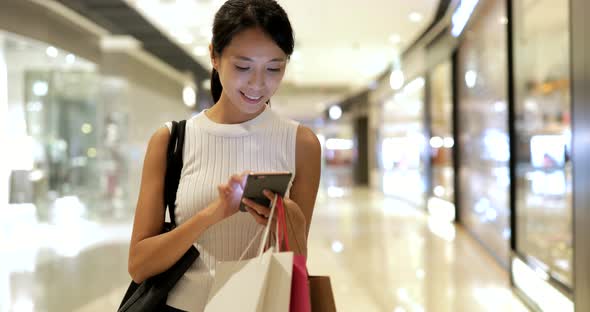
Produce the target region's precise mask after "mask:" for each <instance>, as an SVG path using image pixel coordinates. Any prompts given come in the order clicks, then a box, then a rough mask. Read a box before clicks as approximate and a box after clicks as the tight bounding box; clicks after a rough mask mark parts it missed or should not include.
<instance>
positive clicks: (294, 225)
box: [242, 190, 307, 255]
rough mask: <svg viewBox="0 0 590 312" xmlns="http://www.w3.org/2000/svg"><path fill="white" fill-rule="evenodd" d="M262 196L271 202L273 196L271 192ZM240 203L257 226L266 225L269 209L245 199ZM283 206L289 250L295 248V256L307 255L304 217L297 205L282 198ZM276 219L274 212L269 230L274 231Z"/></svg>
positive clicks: (266, 192)
mask: <svg viewBox="0 0 590 312" xmlns="http://www.w3.org/2000/svg"><path fill="white" fill-rule="evenodd" d="M264 196H266V197H267V198H268V199H269V200H271V201H272V200H273V199H274V197H275V194H274V193H273V192H271V191H268V190H265V191H264ZM242 202H243V203H244V204H245V205H246V209H247V210H248V212H249V213H250V214H251V215H252V217H253V218H254V220H256V222H257V223H258V224H261V225H264V226H266V225H267V224H268V217H269V216H270V207H265V206H263V205H260V204H258V203H256V202H254V201H252V200H250V199H247V198H244V199H243V200H242ZM283 206H284V207H285V214H286V217H287V231H288V233H287V235H288V237H289V241H290V242H292V243H291V244H290V245H291V248H295V249H294V251H295V252H296V253H297V254H303V255H305V254H307V250H306V249H307V248H306V246H307V242H306V240H307V238H306V237H305V236H306V234H305V233H307V224H306V222H305V216H304V215H303V212H302V211H301V208H300V207H299V205H298V204H297V203H296V202H294V201H293V200H291V199H289V198H283ZM276 217H277V213H276V211H275V213H274V216H273V220H272V222H273V223H272V226H271V230H273V231H274V230H275V229H276Z"/></svg>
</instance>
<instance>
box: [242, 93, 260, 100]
mask: <svg viewBox="0 0 590 312" xmlns="http://www.w3.org/2000/svg"><path fill="white" fill-rule="evenodd" d="M244 95H245V96H246V97H247V98H249V99H250V100H253V101H256V100H260V99H261V98H262V96H258V97H255V96H249V95H247V94H244Z"/></svg>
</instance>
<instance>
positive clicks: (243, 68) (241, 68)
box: [236, 65, 250, 71]
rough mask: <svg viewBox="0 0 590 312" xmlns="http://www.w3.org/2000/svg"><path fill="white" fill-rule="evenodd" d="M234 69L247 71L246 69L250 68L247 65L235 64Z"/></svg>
mask: <svg viewBox="0 0 590 312" xmlns="http://www.w3.org/2000/svg"><path fill="white" fill-rule="evenodd" d="M236 69H237V70H239V71H247V70H248V69H250V68H249V67H240V66H237V65H236Z"/></svg>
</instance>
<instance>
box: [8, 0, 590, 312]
mask: <svg viewBox="0 0 590 312" xmlns="http://www.w3.org/2000/svg"><path fill="white" fill-rule="evenodd" d="M223 2H224V1H220V0H58V1H54V0H0V118H1V119H0V129H1V130H0V146H2V152H1V156H0V157H1V158H0V312H4V311H11V312H12V311H14V312H25V311H26V312H28V311H114V310H115V309H116V307H118V304H119V302H120V300H121V298H122V295H123V293H124V291H125V289H126V286H127V284H128V283H129V281H130V277H129V275H128V273H127V257H128V248H129V239H130V235H131V226H132V220H133V214H134V211H135V204H136V201H137V196H138V190H139V182H140V178H141V169H142V163H143V157H144V153H145V149H146V145H147V142H148V140H149V138H150V136H151V135H152V134H153V132H154V131H155V130H156V129H157V128H158V127H161V126H162V125H163V124H164V122H166V121H170V120H180V119H187V118H190V117H191V116H193V115H195V114H197V113H199V112H200V111H202V110H203V109H206V108H208V107H210V106H211V105H212V104H213V102H212V99H211V96H210V94H209V92H210V91H209V84H210V81H209V76H210V71H211V64H210V62H209V55H208V45H209V42H210V40H211V36H212V34H211V28H212V23H213V16H214V14H215V12H216V11H217V9H218V8H219V7H220V6H221V5H222V4H223ZM278 2H279V3H280V4H281V5H282V6H283V7H284V8H285V10H286V11H287V13H288V14H289V17H290V19H291V22H292V25H293V28H294V30H295V36H296V46H295V52H294V54H293V56H292V58H291V60H290V62H289V65H288V67H287V73H286V76H285V79H284V81H283V84H282V86H281V88H280V89H279V91H278V92H277V94H276V95H275V96H274V97H273V99H272V103H273V104H272V109H273V110H275V111H277V112H279V114H281V115H284V116H286V117H289V118H292V119H295V120H297V121H299V122H301V123H302V124H304V125H306V126H308V127H310V128H311V129H313V130H314V131H315V133H316V134H317V136H318V138H319V140H320V142H321V143H322V149H323V157H322V178H321V186H320V192H319V195H318V200H317V203H316V207H315V212H314V217H313V222H312V224H311V232H310V237H309V242H308V244H309V259H308V266H309V271H310V273H311V274H315V275H330V276H331V279H332V286H333V289H334V294H335V298H336V302H337V306H338V310H339V311H360V310H361V309H363V310H365V311H389V312H406V311H407V312H410V311H418V312H422V311H435V312H439V311H443V312H445V311H559V312H562V311H563V312H566V311H590V299H587V298H590V296H589V295H590V244H588V243H587V241H586V238H587V237H590V213H588V207H587V205H588V202H589V201H590V198H588V197H589V195H588V194H587V190H586V189H585V186H587V185H588V182H590V181H588V180H590V167H589V165H588V163H590V150H589V148H588V147H587V146H588V142H587V139H585V138H586V137H588V135H590V133H588V132H590V129H589V127H588V126H587V125H588V124H590V106H589V105H588V104H587V103H588V102H589V101H590V96H589V94H588V92H587V91H584V90H588V87H589V86H588V85H587V82H588V81H589V78H590V77H589V76H590V66H589V65H588V64H590V57H588V56H587V55H590V53H588V52H590V47H588V45H589V44H590V40H587V35H586V34H585V29H588V27H590V25H588V22H587V21H586V17H585V16H584V15H585V14H587V13H588V12H590V4H589V3H587V2H586V1H585V0H479V1H478V0H414V1H404V0H388V1H386V0H369V1H365V2H357V1H349V0H345V1H336V0H321V1H309V0H297V1H295V0H279V1H278ZM573 112H576V114H575V115H574V114H573ZM574 150H575V153H573V151H574ZM575 238H577V239H575Z"/></svg>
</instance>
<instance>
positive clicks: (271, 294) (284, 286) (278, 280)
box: [262, 252, 293, 312]
mask: <svg viewBox="0 0 590 312" xmlns="http://www.w3.org/2000/svg"><path fill="white" fill-rule="evenodd" d="M292 272H293V253H292V252H280V253H273V254H272V261H271V266H270V267H269V271H268V280H267V284H266V295H265V296H264V305H263V309H262V311H265V312H271V311H272V312H279V311H285V312H286V311H289V302H290V299H291V279H292Z"/></svg>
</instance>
